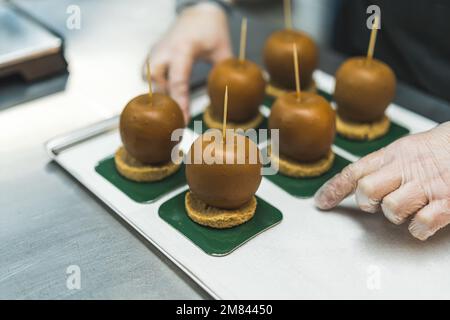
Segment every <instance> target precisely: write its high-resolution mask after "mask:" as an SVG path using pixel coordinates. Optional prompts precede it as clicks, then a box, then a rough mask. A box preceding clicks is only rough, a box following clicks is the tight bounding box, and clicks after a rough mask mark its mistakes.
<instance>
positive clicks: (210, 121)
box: [203, 106, 264, 130]
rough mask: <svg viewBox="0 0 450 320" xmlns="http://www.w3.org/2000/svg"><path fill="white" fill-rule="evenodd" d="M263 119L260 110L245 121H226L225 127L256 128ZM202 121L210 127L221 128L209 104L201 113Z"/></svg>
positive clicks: (220, 122) (235, 128)
mask: <svg viewBox="0 0 450 320" xmlns="http://www.w3.org/2000/svg"><path fill="white" fill-rule="evenodd" d="M263 120H264V117H263V115H262V114H261V112H259V111H258V114H257V115H256V117H254V118H253V119H250V120H249V121H246V122H242V123H237V122H230V121H227V129H234V130H237V129H242V130H248V129H256V128H258V127H259V125H260V124H261V122H263ZM203 121H205V123H206V125H207V126H208V128H210V129H222V124H223V123H222V121H218V120H216V119H215V118H214V117H213V115H212V112H211V107H210V106H208V107H206V109H205V112H204V113H203Z"/></svg>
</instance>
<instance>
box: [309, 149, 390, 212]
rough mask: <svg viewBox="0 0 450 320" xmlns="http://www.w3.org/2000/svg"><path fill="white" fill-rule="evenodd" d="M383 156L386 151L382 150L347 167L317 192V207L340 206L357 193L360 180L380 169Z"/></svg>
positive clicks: (324, 208)
mask: <svg viewBox="0 0 450 320" xmlns="http://www.w3.org/2000/svg"><path fill="white" fill-rule="evenodd" d="M383 155H384V149H380V150H378V151H376V152H374V153H371V154H369V155H367V156H365V157H364V158H362V159H360V160H359V161H357V162H355V163H352V164H350V165H348V166H347V167H345V168H344V170H342V172H341V173H339V174H337V175H335V176H334V177H333V178H332V179H331V180H329V181H328V182H327V183H325V184H324V185H323V186H322V187H321V188H320V189H319V190H318V191H317V192H316V195H315V197H314V201H315V205H316V207H318V208H319V209H322V210H328V209H331V208H333V207H335V206H336V205H338V204H339V203H340V202H341V201H342V200H343V199H344V198H345V197H347V196H348V195H350V194H351V193H353V192H354V191H355V189H356V186H357V184H358V180H359V179H361V178H362V177H364V176H366V175H368V174H371V173H372V172H374V171H376V170H378V169H379V168H380V166H381V164H382V163H383Z"/></svg>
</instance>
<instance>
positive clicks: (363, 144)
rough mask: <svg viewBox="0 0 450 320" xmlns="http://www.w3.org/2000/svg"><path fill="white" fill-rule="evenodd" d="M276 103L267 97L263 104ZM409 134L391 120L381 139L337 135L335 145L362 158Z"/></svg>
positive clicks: (328, 95) (329, 98)
mask: <svg viewBox="0 0 450 320" xmlns="http://www.w3.org/2000/svg"><path fill="white" fill-rule="evenodd" d="M318 93H319V94H320V95H321V96H323V97H324V98H325V99H327V100H328V101H332V100H333V96H332V95H330V94H328V93H326V92H324V91H322V90H318ZM274 101H275V99H274V98H272V97H270V96H266V98H265V100H264V102H263V104H264V105H265V106H267V107H269V108H270V107H272V104H273V102H274ZM408 133H409V130H408V129H406V128H405V127H402V126H401V125H399V124H398V123H395V122H394V121H392V120H391V126H390V128H389V131H388V132H387V134H386V135H384V136H383V137H380V138H378V139H375V140H372V141H357V140H351V139H348V138H345V137H343V136H341V135H339V134H338V135H336V139H335V141H334V144H335V145H337V146H338V147H340V148H342V149H344V150H347V151H348V152H350V153H352V154H354V155H355V156H359V157H362V156H365V155H367V154H369V153H372V152H374V151H377V150H378V149H381V148H383V147H385V146H387V145H388V144H390V143H392V142H394V141H395V140H397V139H399V138H401V137H403V136H405V135H407V134H408Z"/></svg>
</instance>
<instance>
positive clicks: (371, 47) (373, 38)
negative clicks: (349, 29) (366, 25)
mask: <svg viewBox="0 0 450 320" xmlns="http://www.w3.org/2000/svg"><path fill="white" fill-rule="evenodd" d="M379 22H380V21H379V16H375V21H374V24H373V26H372V32H371V33H370V41H369V47H368V49H367V60H369V61H371V60H372V59H373V52H374V50H375V42H376V41H377V31H378V25H379Z"/></svg>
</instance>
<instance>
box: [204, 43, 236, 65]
mask: <svg viewBox="0 0 450 320" xmlns="http://www.w3.org/2000/svg"><path fill="white" fill-rule="evenodd" d="M232 56H233V51H232V49H231V45H229V44H228V45H224V46H222V47H220V48H219V49H217V50H215V51H214V52H213V53H212V54H211V56H210V57H209V60H210V61H211V62H212V63H213V64H216V63H219V62H221V61H223V60H225V59H228V58H231V57H232Z"/></svg>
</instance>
